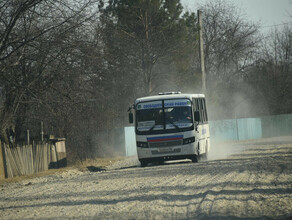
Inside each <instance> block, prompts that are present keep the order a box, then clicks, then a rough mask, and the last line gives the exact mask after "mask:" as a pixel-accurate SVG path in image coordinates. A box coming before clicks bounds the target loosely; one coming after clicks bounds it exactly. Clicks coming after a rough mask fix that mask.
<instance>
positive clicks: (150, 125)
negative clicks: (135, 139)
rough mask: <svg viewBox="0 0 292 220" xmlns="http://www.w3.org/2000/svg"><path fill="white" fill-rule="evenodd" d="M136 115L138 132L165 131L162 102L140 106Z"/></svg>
mask: <svg viewBox="0 0 292 220" xmlns="http://www.w3.org/2000/svg"><path fill="white" fill-rule="evenodd" d="M136 115H137V130H138V131H151V130H162V129H163V112H162V102H161V101H155V102H146V103H141V104H138V105H137V111H136Z"/></svg>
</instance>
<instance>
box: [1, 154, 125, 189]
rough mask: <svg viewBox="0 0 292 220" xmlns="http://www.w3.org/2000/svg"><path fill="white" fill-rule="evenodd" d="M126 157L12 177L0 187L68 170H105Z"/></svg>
mask: <svg viewBox="0 0 292 220" xmlns="http://www.w3.org/2000/svg"><path fill="white" fill-rule="evenodd" d="M123 159H124V157H113V158H96V159H87V160H86V161H83V162H81V161H78V162H71V163H70V165H69V166H67V167H63V168H59V169H49V170H46V171H43V172H40V173H37V174H32V175H25V176H17V177H12V178H8V179H0V185H3V184H7V183H13V182H19V181H23V180H27V179H32V178H36V177H41V176H48V175H53V174H57V173H62V172H66V171H68V170H72V169H78V170H80V171H82V172H85V171H88V169H89V167H95V168H96V169H104V168H106V167H107V166H109V165H111V164H113V163H115V162H117V161H120V160H123Z"/></svg>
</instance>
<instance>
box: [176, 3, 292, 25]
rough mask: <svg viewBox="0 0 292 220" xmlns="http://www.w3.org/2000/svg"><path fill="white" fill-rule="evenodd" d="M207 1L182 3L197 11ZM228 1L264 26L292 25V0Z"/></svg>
mask: <svg viewBox="0 0 292 220" xmlns="http://www.w3.org/2000/svg"><path fill="white" fill-rule="evenodd" d="M207 1H208V0H181V2H182V5H183V6H184V7H186V8H187V9H189V10H192V11H193V10H194V11H197V9H198V6H199V5H200V4H204V3H205V2H207ZM227 1H229V2H231V3H232V4H234V5H235V6H238V7H239V8H241V9H242V12H243V13H244V14H246V15H247V16H248V19H250V20H252V21H254V22H260V23H261V24H262V26H263V28H265V27H266V26H273V25H278V24H283V23H290V24H291V25H292V0H227ZM289 14H290V17H289ZM280 26H281V25H280ZM267 28H268V27H267Z"/></svg>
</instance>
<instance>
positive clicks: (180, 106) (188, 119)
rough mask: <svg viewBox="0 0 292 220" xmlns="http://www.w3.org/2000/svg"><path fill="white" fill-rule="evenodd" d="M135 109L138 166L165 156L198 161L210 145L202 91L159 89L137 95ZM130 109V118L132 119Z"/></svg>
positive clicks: (169, 158)
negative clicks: (162, 91) (157, 92)
mask: <svg viewBox="0 0 292 220" xmlns="http://www.w3.org/2000/svg"><path fill="white" fill-rule="evenodd" d="M133 108H134V110H135V133H136V144H137V153H138V159H139V161H140V163H141V166H146V165H147V164H148V163H152V162H159V163H163V162H164V161H166V160H177V159H191V160H192V161H193V162H197V161H198V157H199V156H206V155H207V153H208V151H209V149H210V132H209V125H208V116H207V108H206V100H205V95H203V94H181V93H180V92H167V93H159V95H157V96H148V97H143V98H138V99H136V101H135V104H134V105H133V107H131V108H130V109H129V110H130V111H131V109H133ZM133 121H134V117H133V113H132V112H130V113H129V122H130V123H133Z"/></svg>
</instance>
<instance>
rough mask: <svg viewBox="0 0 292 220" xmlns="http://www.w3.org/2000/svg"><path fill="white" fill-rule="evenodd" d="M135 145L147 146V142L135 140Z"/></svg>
mask: <svg viewBox="0 0 292 220" xmlns="http://www.w3.org/2000/svg"><path fill="white" fill-rule="evenodd" d="M136 144H137V147H143V148H148V143H147V142H140V141H137V143H136Z"/></svg>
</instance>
